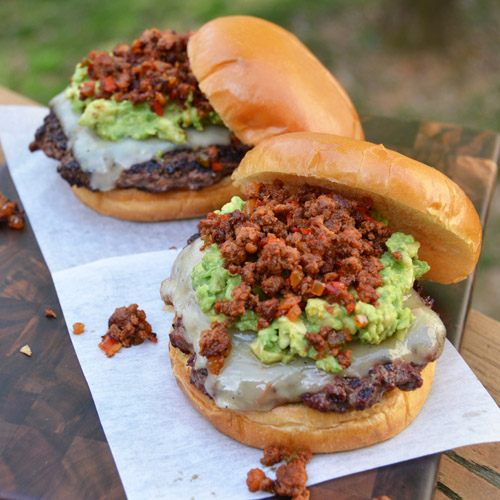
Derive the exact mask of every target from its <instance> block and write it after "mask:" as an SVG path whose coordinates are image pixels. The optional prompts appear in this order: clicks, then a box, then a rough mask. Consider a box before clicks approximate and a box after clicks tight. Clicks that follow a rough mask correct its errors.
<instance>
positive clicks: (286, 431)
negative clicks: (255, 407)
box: [170, 346, 435, 453]
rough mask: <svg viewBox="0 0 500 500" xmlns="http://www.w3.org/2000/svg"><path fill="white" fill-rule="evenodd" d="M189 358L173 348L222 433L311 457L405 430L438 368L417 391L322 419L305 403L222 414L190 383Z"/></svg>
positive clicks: (199, 405) (178, 371)
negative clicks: (310, 455) (314, 454)
mask: <svg viewBox="0 0 500 500" xmlns="http://www.w3.org/2000/svg"><path fill="white" fill-rule="evenodd" d="M188 358H189V355H186V354H184V353H183V352H182V351H180V350H179V349H177V348H175V347H172V346H170V361H171V363H172V370H173V373H174V376H175V378H176V380H177V383H178V384H179V387H180V388H181V389H182V391H183V392H184V394H185V395H186V396H187V398H188V399H189V401H190V403H191V404H192V405H193V407H194V408H195V409H196V410H197V411H198V412H199V413H201V414H202V415H203V416H204V417H205V418H206V419H207V420H208V421H209V422H210V423H211V424H212V425H213V426H214V427H215V428H216V429H217V430H219V431H220V432H222V433H223V434H226V435H227V436H230V437H232V438H233V439H236V440H237V441H240V442H241V443H244V444H247V445H249V446H253V447H255V448H261V449H264V448H266V447H267V446H288V447H289V448H292V449H295V450H304V449H307V450H310V451H311V452H312V453H330V452H335V451H346V450H354V449H356V448H362V447H365V446H370V445H372V444H375V443H379V442H380V441H384V440H386V439H389V438H391V437H393V436H395V435H396V434H398V433H399V432H401V431H402V430H403V429H404V428H406V427H407V426H408V425H409V424H410V423H411V422H412V421H413V419H414V418H415V417H416V415H417V414H418V412H419V411H420V409H421V408H422V406H423V404H424V402H425V400H426V399H427V396H428V394H429V391H430V389H431V386H432V380H433V378H434V369H435V363H429V364H428V365H427V366H426V367H425V369H424V370H423V371H422V378H423V381H424V383H423V385H422V387H421V388H420V389H417V390H415V391H409V392H404V391H400V390H399V389H394V390H392V391H389V392H387V393H386V394H385V396H384V397H383V398H382V400H381V401H380V402H378V403H377V404H375V405H373V406H372V407H370V408H367V409H366V410H361V411H355V410H352V411H349V412H347V413H342V414H341V413H332V412H327V413H323V412H320V411H318V410H313V409H312V408H309V407H307V406H306V405H303V404H301V403H296V404H286V405H282V406H278V407H276V408H274V409H272V410H271V411H265V412H260V411H234V410H226V409H223V408H219V407H218V406H216V405H215V403H214V402H213V400H212V399H210V398H209V397H208V396H206V395H205V394H203V393H202V392H200V391H199V390H198V389H197V388H196V387H195V386H194V385H192V384H191V383H190V382H189V375H190V372H191V368H190V367H189V366H187V365H186V362H187V360H188Z"/></svg>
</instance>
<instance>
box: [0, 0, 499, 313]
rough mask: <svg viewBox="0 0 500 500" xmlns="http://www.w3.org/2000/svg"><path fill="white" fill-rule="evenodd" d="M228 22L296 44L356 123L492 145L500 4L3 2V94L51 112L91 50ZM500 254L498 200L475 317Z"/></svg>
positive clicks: (495, 281)
mask: <svg viewBox="0 0 500 500" xmlns="http://www.w3.org/2000/svg"><path fill="white" fill-rule="evenodd" d="M230 14H250V15H255V16H259V17H263V18H266V19H269V20H271V21H273V22H276V23H278V24H280V25H282V26H283V27H285V28H287V29H289V30H290V31H292V32H294V33H295V34H296V35H297V36H298V37H299V38H300V39H301V40H302V41H303V42H304V43H305V44H306V45H307V46H308V47H309V48H310V49H311V50H312V51H313V52H314V53H315V54H316V55H317V56H318V58H319V59H320V60H321V61H322V62H323V63H324V64H325V65H326V66H327V67H328V68H329V69H330V70H331V71H332V72H333V74H334V75H335V76H336V77H337V79H338V80H339V81H340V83H341V84H342V85H343V86H344V87H345V88H346V90H347V92H348V93H349V95H350V96H351V98H352V100H353V102H354V104H355V106H356V108H357V109H358V111H359V112H360V113H362V114H372V115H385V116H397V117H401V118H412V119H421V120H435V121H440V122H448V123H456V124H459V125H462V126H467V127H472V128H479V129H492V130H495V131H497V132H499V133H500V98H499V94H500V71H499V68H500V55H499V54H500V51H499V50H498V47H500V29H499V28H498V26H500V2H498V0H439V1H438V2H436V1H435V0H418V1H415V0H310V1H307V2H304V1H302V0H231V1H229V0H184V1H177V2H176V1H173V0H161V1H160V0H134V1H130V0H65V1H62V0H1V1H0V85H4V86H6V87H9V88H11V89H12V90H15V91H17V92H19V93H22V94H25V95H27V96H29V97H31V98H33V99H34V100H36V101H39V102H41V103H44V104H48V102H49V100H50V98H51V97H52V96H53V95H55V94H56V93H57V92H59V91H60V90H62V89H63V88H64V87H65V86H66V84H67V81H68V78H69V76H70V75H71V74H72V72H73V68H74V65H75V64H76V63H77V62H78V61H79V60H80V59H81V58H83V57H84V56H85V55H86V54H87V53H88V52H89V51H90V50H92V49H101V50H109V49H112V48H113V47H114V46H115V45H116V43H118V42H125V43H127V42H131V41H132V40H133V39H134V38H136V37H137V36H138V35H140V33H141V32H142V31H143V30H144V29H145V28H151V27H157V28H159V29H167V28H170V29H175V30H177V31H188V30H195V29H196V28H197V27H199V26H200V25H201V24H203V23H204V22H206V21H208V20H210V19H212V18H214V17H218V16H222V15H230ZM499 247H500V190H499V189H497V193H496V195H495V198H494V200H493V204H492V209H491V214H490V221H489V224H488V230H487V232H486V237H485V240H484V250H483V255H482V258H481V264H480V269H479V274H478V281H477V284H476V291H475V295H474V304H473V305H474V307H477V308H479V309H480V310H482V311H483V312H485V313H487V314H490V315H492V316H494V317H496V318H498V319H500V310H499V308H498V303H499V302H500V266H499V265H498V248H499Z"/></svg>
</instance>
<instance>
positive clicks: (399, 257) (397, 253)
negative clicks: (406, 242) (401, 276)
mask: <svg viewBox="0 0 500 500" xmlns="http://www.w3.org/2000/svg"><path fill="white" fill-rule="evenodd" d="M391 255H392V256H393V257H394V258H395V259H396V260H401V259H402V258H403V256H402V255H401V252H400V251H399V250H396V251H395V252H392V254H391Z"/></svg>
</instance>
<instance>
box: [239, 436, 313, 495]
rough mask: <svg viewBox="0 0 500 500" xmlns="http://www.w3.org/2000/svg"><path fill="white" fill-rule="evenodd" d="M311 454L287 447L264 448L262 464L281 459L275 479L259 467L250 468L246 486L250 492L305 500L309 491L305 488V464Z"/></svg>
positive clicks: (269, 463)
mask: <svg viewBox="0 0 500 500" xmlns="http://www.w3.org/2000/svg"><path fill="white" fill-rule="evenodd" d="M311 457H312V454H311V453H310V452H308V451H301V452H291V451H290V450H288V449H287V448H277V447H274V446H270V447H268V448H266V449H265V450H264V458H263V459H261V463H262V464H263V465H274V464H276V463H278V462H280V461H282V460H285V461H286V464H282V465H280V466H279V467H278V469H277V471H276V479H275V480H273V479H270V478H268V477H267V476H266V475H265V473H264V472H263V471H262V470H261V469H252V470H250V471H249V472H248V474H247V486H248V489H249V490H250V491H251V492H256V491H267V492H269V493H274V494H277V495H281V496H286V497H290V498H292V499H293V500H307V499H308V498H309V491H308V490H307V488H306V482H307V472H306V464H307V462H309V460H310V459H311Z"/></svg>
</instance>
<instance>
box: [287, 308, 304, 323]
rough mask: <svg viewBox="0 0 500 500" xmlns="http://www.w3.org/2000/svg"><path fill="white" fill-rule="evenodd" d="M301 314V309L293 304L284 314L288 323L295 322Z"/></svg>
mask: <svg viewBox="0 0 500 500" xmlns="http://www.w3.org/2000/svg"><path fill="white" fill-rule="evenodd" d="M301 313H302V309H301V308H300V306H299V305H298V304H295V305H294V306H293V307H291V308H290V309H289V311H288V312H287V313H286V317H287V319H288V320H290V321H295V320H296V319H297V318H298V317H299V316H300V314H301Z"/></svg>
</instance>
